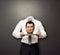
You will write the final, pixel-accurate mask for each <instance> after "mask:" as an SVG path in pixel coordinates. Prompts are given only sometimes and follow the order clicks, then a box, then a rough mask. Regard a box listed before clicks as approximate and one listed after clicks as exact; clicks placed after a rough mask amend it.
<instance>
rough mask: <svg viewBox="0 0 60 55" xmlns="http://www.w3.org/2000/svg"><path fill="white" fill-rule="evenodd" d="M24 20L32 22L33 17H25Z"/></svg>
mask: <svg viewBox="0 0 60 55" xmlns="http://www.w3.org/2000/svg"><path fill="white" fill-rule="evenodd" d="M26 20H27V21H34V17H33V16H28V17H26Z"/></svg>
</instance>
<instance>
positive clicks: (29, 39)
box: [28, 35, 31, 45]
mask: <svg viewBox="0 0 60 55" xmlns="http://www.w3.org/2000/svg"><path fill="white" fill-rule="evenodd" d="M28 42H29V45H30V44H31V35H29V37H28Z"/></svg>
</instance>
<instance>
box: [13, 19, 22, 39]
mask: <svg viewBox="0 0 60 55" xmlns="http://www.w3.org/2000/svg"><path fill="white" fill-rule="evenodd" d="M21 29H22V20H21V21H20V22H19V23H18V24H17V25H16V27H15V29H14V31H13V32H12V35H13V36H14V37H15V38H21V35H20V30H21Z"/></svg>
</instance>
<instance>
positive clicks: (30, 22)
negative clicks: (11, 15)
mask: <svg viewBox="0 0 60 55" xmlns="http://www.w3.org/2000/svg"><path fill="white" fill-rule="evenodd" d="M28 23H29V24H33V26H34V23H33V22H32V21H28V22H27V23H26V26H27V24H28Z"/></svg>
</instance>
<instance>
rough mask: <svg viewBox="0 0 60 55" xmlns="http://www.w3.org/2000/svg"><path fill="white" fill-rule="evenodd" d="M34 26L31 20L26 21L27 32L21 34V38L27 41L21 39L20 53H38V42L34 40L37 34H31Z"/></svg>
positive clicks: (33, 54)
mask: <svg viewBox="0 0 60 55" xmlns="http://www.w3.org/2000/svg"><path fill="white" fill-rule="evenodd" d="M34 28H35V25H34V23H33V22H31V21H28V22H27V23H26V32H27V34H26V35H23V36H22V38H23V40H25V41H26V42H27V43H25V42H24V41H23V40H22V41H21V49H20V55H39V47H38V42H37V41H36V40H37V39H36V38H38V36H36V35H33V31H34ZM24 37H25V38H24ZM29 38H30V40H29Z"/></svg>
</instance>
